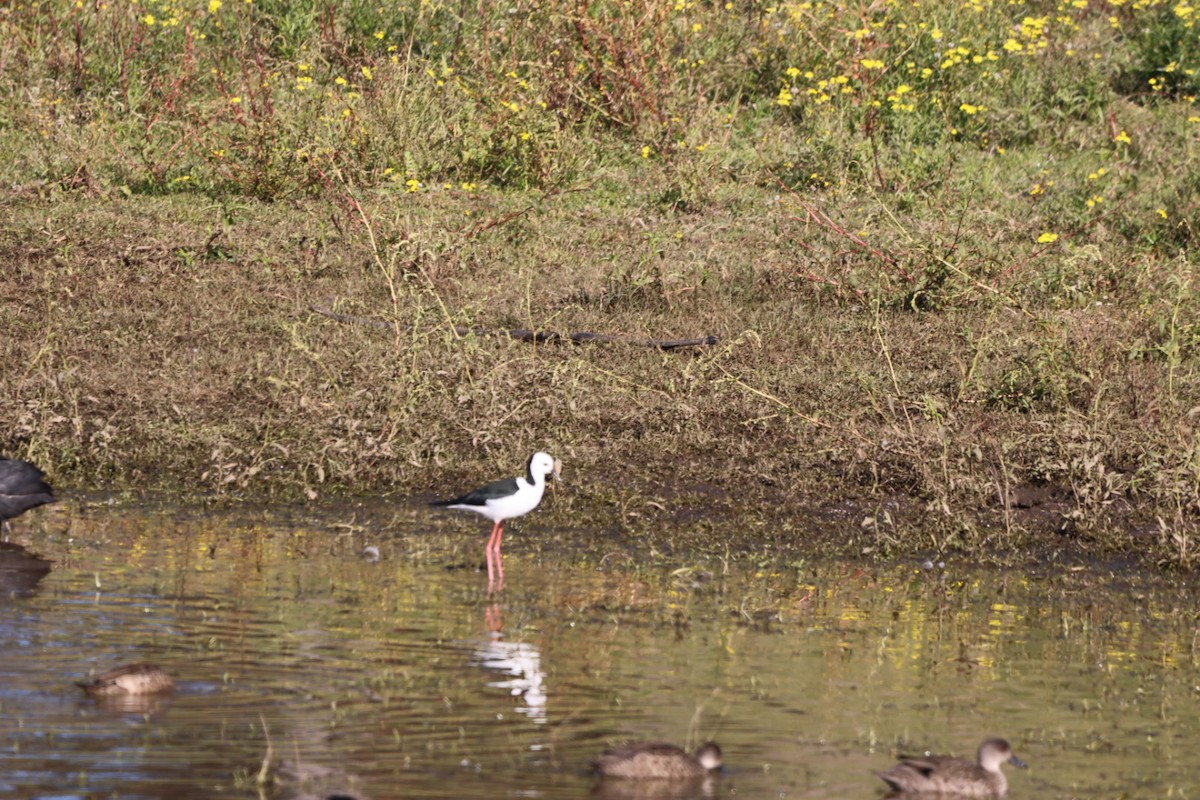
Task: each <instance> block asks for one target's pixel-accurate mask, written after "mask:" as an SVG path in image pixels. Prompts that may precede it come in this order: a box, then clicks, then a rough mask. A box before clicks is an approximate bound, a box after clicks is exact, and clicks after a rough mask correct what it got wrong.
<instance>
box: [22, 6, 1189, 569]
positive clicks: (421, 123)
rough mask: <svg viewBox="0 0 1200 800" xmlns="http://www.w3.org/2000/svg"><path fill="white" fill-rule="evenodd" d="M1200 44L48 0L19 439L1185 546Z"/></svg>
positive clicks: (863, 522)
mask: <svg viewBox="0 0 1200 800" xmlns="http://www.w3.org/2000/svg"><path fill="white" fill-rule="evenodd" d="M151 18H153V21H151ZM1194 33H1195V16H1194V13H1193V12H1190V11H1189V10H1188V7H1186V6H1184V5H1180V4H1175V5H1172V4H1167V3H1152V2H1134V3H1122V4H1117V5H1111V4H1110V5H1104V4H1100V5H1097V4H1095V3H1092V4H1088V5H1086V6H1084V7H1077V6H1076V5H1074V4H1071V3H1061V4H1058V5H1055V4H1053V3H1025V4H1018V5H1011V4H1004V5H998V4H988V3H984V2H965V3H962V4H960V5H957V6H947V5H946V4H941V3H937V4H935V3H917V4H910V5H888V4H881V5H878V6H875V7H872V9H871V10H870V11H869V12H868V13H867V14H866V15H862V14H860V13H858V11H856V10H855V11H851V10H843V9H841V8H839V7H836V6H830V5H821V4H814V5H810V4H803V3H782V4H777V5H776V4H758V3H731V4H729V5H728V6H726V5H724V4H703V3H687V2H682V3H680V4H678V5H677V6H674V7H673V6H670V5H660V4H648V3H646V4H640V5H639V4H632V5H630V4H611V3H592V4H587V5H584V6H575V7H572V8H571V9H564V8H561V7H559V6H556V5H554V4H550V5H546V6H523V5H517V6H512V7H511V8H509V7H505V8H503V9H501V8H499V7H497V9H496V10H495V11H492V12H488V13H483V14H480V13H478V12H477V11H472V13H471V14H469V15H466V16H460V15H459V13H458V8H457V6H452V5H447V4H444V3H440V2H436V1H435V2H429V3H422V4H411V5H401V6H394V7H383V6H376V5H370V4H366V3H352V4H326V3H317V2H310V3H274V2H262V0H256V2H253V3H246V2H241V0H239V1H238V2H233V0H229V1H228V2H223V3H209V2H207V0H206V2H157V0H150V2H141V3H138V4H131V3H124V2H121V3H115V2H107V3H101V2H88V3H84V4H81V5H75V4H71V3H66V2H51V1H50V0H44V1H43V2H20V3H14V4H12V5H11V7H10V8H8V9H6V10H5V11H4V12H3V14H2V15H0V34H3V35H2V36H0V64H3V65H5V69H3V70H2V71H0V75H2V77H0V99H2V100H3V103H2V105H0V107H2V108H3V109H4V111H3V112H0V181H2V182H3V185H4V186H5V187H7V188H6V190H5V195H6V197H5V205H6V210H7V213H6V215H5V219H4V221H3V223H0V259H2V260H0V263H3V264H4V265H5V271H4V273H3V275H2V276H0V303H2V304H3V307H4V309H5V310H6V312H11V313H5V314H3V315H0V404H2V407H3V409H4V413H3V418H4V420H5V422H6V424H5V426H4V427H3V429H0V451H3V452H4V453H5V454H6V455H25V456H29V457H33V458H35V459H37V460H38V461H39V462H41V463H43V464H44V465H45V466H47V467H48V468H49V469H50V470H51V471H52V473H53V474H54V475H55V477H56V479H58V480H60V481H65V482H66V483H69V484H72V485H75V486H80V487H95V486H105V487H108V486H113V487H124V486H133V485H147V484H149V485H154V486H160V487H166V488H172V489H180V488H187V489H193V490H199V491H237V492H240V493H244V494H246V495H279V496H287V497H294V496H305V495H307V496H315V495H316V494H318V493H321V492H327V491H337V492H368V491H398V492H410V491H430V490H432V489H433V488H434V481H435V479H436V480H437V482H438V483H441V482H442V481H443V480H447V479H452V478H462V479H468V478H481V477H484V476H486V475H491V474H493V473H495V472H496V471H497V470H511V469H513V468H514V467H515V466H516V465H518V464H519V463H520V462H521V461H522V460H523V459H524V457H526V456H527V455H528V453H529V452H532V450H533V449H536V448H547V449H550V450H552V451H554V452H555V453H556V454H561V455H563V456H564V459H565V460H566V462H567V464H568V467H569V469H570V468H573V469H574V471H575V474H576V476H577V478H579V479H580V480H581V482H582V481H584V480H586V481H596V482H597V485H596V488H594V489H580V492H581V494H580V495H579V497H580V500H581V502H582V501H589V502H593V503H594V504H595V505H597V506H598V507H601V508H614V509H620V510H621V514H620V517H621V519H622V520H624V522H623V524H627V525H634V526H635V527H636V525H637V524H638V523H636V520H637V519H639V517H638V516H637V515H636V514H634V515H633V516H630V515H629V514H627V513H625V512H626V511H628V507H629V504H630V502H634V503H636V502H637V498H639V497H643V498H644V497H650V496H653V497H660V496H661V498H662V499H663V502H659V501H658V500H656V501H654V502H655V503H657V504H658V505H664V504H667V505H669V504H670V503H672V502H673V500H672V498H676V499H677V498H680V497H684V496H687V497H689V498H691V499H690V500H688V503H692V502H695V503H698V504H701V506H703V504H704V503H710V504H711V505H714V506H718V505H723V506H726V507H728V508H731V509H734V510H738V509H741V508H743V507H744V506H746V505H747V504H753V503H757V502H769V503H770V504H771V505H772V507H774V505H776V504H778V506H779V507H780V509H781V510H780V511H779V512H778V513H775V512H771V513H770V514H768V516H771V518H772V520H771V525H773V526H774V528H773V529H775V530H783V531H792V533H788V534H787V535H791V536H803V535H805V532H804V530H803V526H801V525H797V524H796V523H795V520H796V519H799V518H801V517H800V516H797V515H801V514H807V513H809V512H812V511H814V510H815V511H816V512H818V514H830V515H833V516H832V517H829V518H834V519H840V517H837V514H839V513H842V511H838V509H842V510H843V511H844V510H845V509H851V511H849V512H846V514H845V517H844V523H839V524H838V525H835V526H834V527H835V528H836V530H837V531H839V535H841V536H842V537H843V540H844V543H845V545H844V547H845V551H848V552H861V551H862V550H863V549H867V550H870V551H871V552H876V553H884V554H887V555H891V554H898V553H903V552H906V551H908V550H911V549H913V548H918V547H919V548H925V549H929V548H932V549H947V548H954V547H962V546H976V545H980V546H986V547H988V548H993V549H1000V550H1009V549H1013V548H1017V549H1021V548H1026V549H1028V548H1038V547H1040V548H1043V549H1046V548H1049V549H1053V548H1055V547H1057V543H1059V542H1063V541H1070V542H1072V543H1073V544H1074V545H1075V546H1078V547H1079V548H1081V549H1082V550H1083V551H1085V552H1090V551H1113V550H1124V549H1133V550H1137V551H1139V552H1148V553H1150V555H1151V557H1152V558H1155V559H1160V560H1162V561H1163V562H1164V563H1171V564H1179V565H1190V564H1192V563H1193V562H1194V555H1193V552H1192V551H1193V549H1194V547H1195V542H1196V535H1197V528H1198V519H1200V456H1198V455H1197V453H1198V441H1200V440H1198V439H1197V436H1196V433H1195V424H1196V411H1195V409H1196V408H1197V407H1200V373H1198V371H1197V350H1198V344H1200V324H1198V323H1197V322H1196V320H1197V319H1200V300H1198V299H1197V298H1198V297H1200V292H1197V284H1198V283H1200V275H1198V274H1197V267H1196V265H1195V263H1194V262H1193V260H1192V259H1191V258H1190V255H1189V254H1190V252H1191V250H1192V249H1193V248H1194V247H1195V245H1196V244H1197V242H1196V234H1197V231H1196V227H1195V221H1194V220H1195V219H1196V216H1197V214H1196V211H1197V189H1200V185H1198V184H1200V179H1198V178H1197V177H1196V176H1197V175H1200V169H1198V168H1197V167H1198V165H1197V142H1198V140H1200V109H1197V107H1196V103H1195V90H1196V80H1197V79H1196V72H1195V71H1196V70H1197V69H1200V64H1197V63H1195V59H1196V56H1197V51H1196V48H1195V45H1194V44H1193V43H1194V41H1196V38H1195V36H1194ZM310 304H316V305H321V306H328V307H331V308H333V309H335V310H337V311H341V312H345V313H349V314H354V315H358V316H366V317H371V318H375V319H377V320H381V321H385V322H388V323H397V324H398V325H399V326H401V330H400V331H398V332H397V331H389V330H385V329H380V328H377V327H373V326H367V325H355V324H342V323H338V322H335V321H333V320H330V319H328V318H325V317H321V316H319V315H316V314H313V313H311V312H310V311H309V310H308V309H309V306H310ZM455 326H465V327H484V328H532V329H551V330H557V331H578V330H591V331H596V332H601V333H620V334H626V335H628V336H631V337H648V338H672V337H680V336H698V335H703V334H708V333H714V334H718V335H719V336H720V337H721V343H720V344H719V345H717V346H716V347H712V348H705V349H697V350H694V351H688V352H674V353H661V352H658V351H655V350H649V349H645V348H639V347H636V346H632V345H620V344H618V345H585V346H579V347H573V346H569V345H560V344H549V345H539V346H531V345H529V344H525V343H520V342H515V341H511V340H508V339H505V338H501V337H486V336H484V337H476V336H467V337H460V336H458V335H456V334H455V333H454V332H453V329H454V327H455ZM612 475H619V476H620V478H619V479H616V478H607V479H606V478H604V477H602V476H612ZM664 487H673V488H664ZM698 487H710V488H715V489H716V494H712V493H711V492H710V488H698ZM1020 492H1031V493H1032V495H1030V496H1036V497H1037V498H1042V499H1039V500H1038V501H1037V502H1034V503H1031V504H1027V503H1014V502H1011V501H1012V499H1013V498H1014V497H1016V496H1017V494H1019V493H1020ZM690 493H691V494H690ZM693 495H694V496H693ZM1022 496H1024V495H1022ZM697 498H698V499H697ZM705 498H708V499H707V500H706V499H705ZM1006 498H1007V499H1006ZM680 502H682V501H680ZM1025 505H1031V507H1028V508H1026V507H1023V506H1025ZM646 513H647V514H648V515H649V516H653V514H652V513H651V512H649V511H647V512H646ZM641 518H642V519H645V518H646V517H641ZM804 518H806V519H807V517H804ZM631 519H632V520H635V522H629V520H631ZM756 535H757V534H756ZM751 538H753V537H751Z"/></svg>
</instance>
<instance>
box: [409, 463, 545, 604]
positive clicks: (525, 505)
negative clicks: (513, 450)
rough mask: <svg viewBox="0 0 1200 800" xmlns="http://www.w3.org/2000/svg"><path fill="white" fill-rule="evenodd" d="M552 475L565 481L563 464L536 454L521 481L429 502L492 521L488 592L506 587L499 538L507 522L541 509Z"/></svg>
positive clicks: (489, 539)
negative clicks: (495, 588) (495, 585)
mask: <svg viewBox="0 0 1200 800" xmlns="http://www.w3.org/2000/svg"><path fill="white" fill-rule="evenodd" d="M549 475H553V476H554V479H555V480H562V462H560V461H559V460H558V459H557V458H553V457H552V456H551V455H550V454H549V453H534V454H533V455H532V456H530V458H529V464H528V465H526V467H525V474H524V475H523V476H521V477H519V478H506V479H505V480H501V481H495V482H493V483H489V484H488V485H487V486H483V487H480V488H479V489H476V490H475V491H473V492H469V493H467V494H464V495H463V496H462V497H456V498H454V499H453V500H437V501H435V502H433V503H430V505H431V506H438V507H440V508H454V509H460V510H462V511H474V512H475V513H477V514H482V515H483V516H485V517H487V518H488V519H490V520H491V521H492V522H493V525H492V535H491V537H489V538H488V543H487V548H486V550H485V552H486V554H487V568H488V591H489V592H490V591H492V587H493V583H494V582H495V580H496V579H497V578H498V579H499V586H498V587H497V588H500V589H503V588H504V568H503V567H502V566H501V565H500V539H501V537H503V536H504V521H505V520H508V519H512V518H513V517H519V516H521V515H522V514H528V513H529V512H530V511H533V510H534V509H535V508H537V507H538V503H540V502H542V494H543V493H545V491H546V478H547V476H549ZM493 560H494V561H495V563H496V567H495V572H493V569H492V562H493Z"/></svg>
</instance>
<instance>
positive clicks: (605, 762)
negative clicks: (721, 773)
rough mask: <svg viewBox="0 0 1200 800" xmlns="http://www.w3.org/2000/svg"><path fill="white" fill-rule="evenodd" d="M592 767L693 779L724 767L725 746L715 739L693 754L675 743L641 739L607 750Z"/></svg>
mask: <svg viewBox="0 0 1200 800" xmlns="http://www.w3.org/2000/svg"><path fill="white" fill-rule="evenodd" d="M592 767H593V768H594V769H595V770H596V772H597V773H599V774H600V775H601V776H603V777H606V778H635V779H640V780H691V779H695V778H703V777H704V776H706V775H708V774H709V773H710V772H712V771H713V770H715V769H720V767H721V748H719V747H717V746H716V745H715V744H713V743H712V742H709V743H708V744H705V745H703V746H701V747H700V749H699V750H697V751H696V753H695V755H690V754H688V753H687V752H686V751H684V750H681V749H680V748H678V747H676V746H675V745H673V744H665V743H663V742H640V743H637V744H627V745H623V746H621V747H614V748H612V749H611V750H605V751H604V752H603V753H601V754H600V755H599V756H597V757H596V759H595V760H593V761H592Z"/></svg>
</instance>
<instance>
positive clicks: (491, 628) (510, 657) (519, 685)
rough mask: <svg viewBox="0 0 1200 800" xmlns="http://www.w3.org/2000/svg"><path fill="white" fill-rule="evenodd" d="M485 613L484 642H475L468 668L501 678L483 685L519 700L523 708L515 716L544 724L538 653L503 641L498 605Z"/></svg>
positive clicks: (542, 677) (542, 676)
mask: <svg viewBox="0 0 1200 800" xmlns="http://www.w3.org/2000/svg"><path fill="white" fill-rule="evenodd" d="M485 614H486V618H487V625H488V639H487V640H486V641H483V642H478V643H476V645H475V648H474V650H473V651H472V653H471V660H470V664H471V666H475V667H483V668H484V669H486V670H491V671H492V672H496V673H499V674H500V675H503V676H504V679H503V680H498V681H492V682H490V683H488V684H487V685H488V686H490V687H492V688H496V689H507V690H508V692H509V694H511V695H512V696H513V697H520V698H521V700H522V701H523V703H524V705H521V706H517V708H516V711H517V713H518V714H524V715H525V716H527V717H529V718H530V719H531V720H533V721H534V722H537V723H544V722H546V687H545V679H546V674H545V672H544V671H543V670H542V653H541V651H540V650H539V649H538V648H537V647H536V646H535V645H532V644H530V643H528V642H509V641H505V639H504V632H503V631H502V630H501V619H500V607H499V605H497V604H495V603H493V604H491V605H489V606H488V608H487V609H486V611H485Z"/></svg>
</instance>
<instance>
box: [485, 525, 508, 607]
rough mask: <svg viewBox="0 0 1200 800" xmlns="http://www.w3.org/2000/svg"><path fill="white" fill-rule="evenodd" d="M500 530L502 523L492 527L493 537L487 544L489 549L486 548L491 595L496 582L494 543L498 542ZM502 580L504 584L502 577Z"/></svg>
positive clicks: (489, 591)
mask: <svg viewBox="0 0 1200 800" xmlns="http://www.w3.org/2000/svg"><path fill="white" fill-rule="evenodd" d="M498 530H500V523H499V522H497V523H496V524H495V525H493V526H492V535H491V536H490V537H488V543H487V547H486V548H484V554H485V555H486V557H487V569H488V593H489V594H490V593H491V591H492V587H493V585H494V582H495V577H494V573H493V572H492V543H493V542H494V541H496V531H498ZM500 580H501V581H502V582H503V580H504V578H503V576H502V577H501V579H500Z"/></svg>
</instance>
